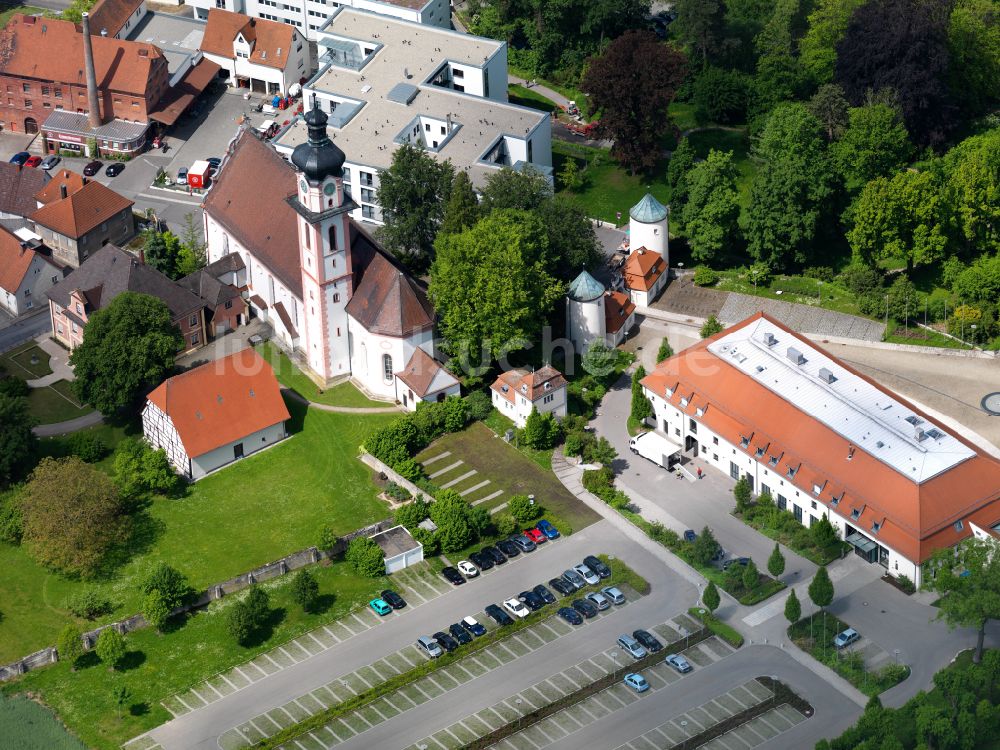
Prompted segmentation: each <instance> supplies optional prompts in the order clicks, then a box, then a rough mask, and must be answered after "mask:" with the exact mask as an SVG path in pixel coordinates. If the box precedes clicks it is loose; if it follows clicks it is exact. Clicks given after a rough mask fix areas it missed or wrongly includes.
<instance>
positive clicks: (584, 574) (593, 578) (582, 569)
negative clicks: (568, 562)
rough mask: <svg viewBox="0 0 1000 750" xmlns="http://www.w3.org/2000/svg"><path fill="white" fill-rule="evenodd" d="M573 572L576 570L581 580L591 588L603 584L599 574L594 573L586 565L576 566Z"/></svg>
mask: <svg viewBox="0 0 1000 750" xmlns="http://www.w3.org/2000/svg"><path fill="white" fill-rule="evenodd" d="M573 570H575V571H576V574H577V575H578V576H580V578H582V579H583V580H584V581H586V582H587V584H588V585H590V586H594V585H596V584H598V583H600V582H601V577H600V576H599V575H597V573H595V572H594V571H592V570H591V569H590V568H588V567H587V566H586V565H583V564H580V565H574V566H573Z"/></svg>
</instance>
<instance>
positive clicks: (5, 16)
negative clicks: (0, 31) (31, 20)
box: [0, 5, 56, 28]
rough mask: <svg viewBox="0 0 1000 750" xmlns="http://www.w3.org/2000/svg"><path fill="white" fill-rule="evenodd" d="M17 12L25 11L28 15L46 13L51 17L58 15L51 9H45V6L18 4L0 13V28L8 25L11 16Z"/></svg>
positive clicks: (45, 14)
mask: <svg viewBox="0 0 1000 750" xmlns="http://www.w3.org/2000/svg"><path fill="white" fill-rule="evenodd" d="M17 13H24V15H26V16H38V15H44V16H47V17H49V18H52V17H54V16H56V14H55V13H53V12H52V11H51V10H45V8H36V7H35V6H33V5H16V6H14V7H13V8H8V9H7V10H5V11H3V12H2V13H0V28H2V27H4V26H6V25H7V22H8V21H10V17H11V16H13V15H15V14H17Z"/></svg>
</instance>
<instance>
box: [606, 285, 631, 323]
mask: <svg viewBox="0 0 1000 750" xmlns="http://www.w3.org/2000/svg"><path fill="white" fill-rule="evenodd" d="M634 312H635V304H633V302H632V300H631V299H629V296H628V295H627V294H625V293H624V292H605V293H604V330H606V331H607V332H608V333H618V331H620V330H621V327H622V326H623V325H625V323H626V321H627V320H628V319H629V317H631V315H632V313H634Z"/></svg>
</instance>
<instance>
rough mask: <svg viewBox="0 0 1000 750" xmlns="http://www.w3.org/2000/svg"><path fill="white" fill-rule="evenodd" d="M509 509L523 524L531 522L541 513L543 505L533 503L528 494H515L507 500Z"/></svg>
mask: <svg viewBox="0 0 1000 750" xmlns="http://www.w3.org/2000/svg"><path fill="white" fill-rule="evenodd" d="M507 510H509V511H510V514H511V515H512V516H513V517H514V518H515V519H516V520H517V521H518V522H519V523H522V524H525V523H531V522H532V521H534V520H535V519H536V518H538V516H539V515H541V510H542V509H541V506H539V505H538V503H532V502H531V499H530V498H529V497H528V496H527V495H514V496H512V497H511V499H510V500H509V501H508V502H507Z"/></svg>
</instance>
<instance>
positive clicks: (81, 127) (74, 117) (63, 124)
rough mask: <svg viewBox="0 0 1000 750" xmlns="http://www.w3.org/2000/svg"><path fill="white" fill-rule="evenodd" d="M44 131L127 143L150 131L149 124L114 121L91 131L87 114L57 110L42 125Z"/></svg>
mask: <svg viewBox="0 0 1000 750" xmlns="http://www.w3.org/2000/svg"><path fill="white" fill-rule="evenodd" d="M42 129H43V130H55V131H58V132H60V133H73V134H76V135H82V136H87V137H93V138H103V139H106V140H111V141H126V142H127V141H134V140H135V139H136V138H139V137H140V136H141V135H142V134H143V133H145V132H146V130H148V129H149V123H145V122H130V121H128V120H118V119H114V120H111V122H106V123H104V124H103V125H101V126H100V127H99V128H96V129H91V127H90V122H89V121H88V119H87V115H86V114H85V113H83V112H69V111H68V110H65V109H56V110H53V111H52V113H51V114H50V115H49V116H48V117H46V118H45V122H43V123H42Z"/></svg>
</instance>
